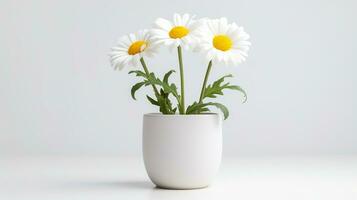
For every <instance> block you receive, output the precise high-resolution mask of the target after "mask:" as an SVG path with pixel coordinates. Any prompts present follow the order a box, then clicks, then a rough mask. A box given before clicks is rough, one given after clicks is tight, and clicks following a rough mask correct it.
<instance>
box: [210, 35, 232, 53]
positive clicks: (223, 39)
mask: <svg viewBox="0 0 357 200" xmlns="http://www.w3.org/2000/svg"><path fill="white" fill-rule="evenodd" d="M232 45H233V42H232V40H231V38H229V37H228V36H227V35H216V36H214V38H213V46H214V47H215V48H216V49H219V50H221V51H228V50H229V49H231V48H232Z"/></svg>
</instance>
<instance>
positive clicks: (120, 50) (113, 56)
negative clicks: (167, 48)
mask: <svg viewBox="0 0 357 200" xmlns="http://www.w3.org/2000/svg"><path fill="white" fill-rule="evenodd" d="M157 47H158V46H157V45H156V44H155V42H154V40H152V38H151V34H150V32H149V31H148V30H142V31H138V32H137V33H132V34H129V35H126V36H123V37H121V38H119V40H118V44H117V46H115V47H112V48H111V52H110V53H109V56H110V62H111V64H112V66H113V67H114V69H119V70H121V69H123V68H124V67H137V66H138V65H140V58H141V57H144V56H152V55H153V54H154V53H155V50H156V49H157Z"/></svg>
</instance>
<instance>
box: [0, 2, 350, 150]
mask: <svg viewBox="0 0 357 200" xmlns="http://www.w3.org/2000/svg"><path fill="white" fill-rule="evenodd" d="M356 8H357V1H356V0H269V1H265V0H205V1H193V0H180V1H168V0H150V1H144V0H142V1H140V2H139V1H128V0H106V1H88V0H60V1H49V0H47V1H46V0H0V29H1V30H0V133H1V134H0V152H1V153H3V152H4V153H8V154H12V153H18V154H26V153H31V154H37V153H39V154H54V153H56V154H67V155H68V154H69V155H71V154H73V155H76V154H81V153H83V154H90V155H92V154H98V155H101V154H105V155H107V154H118V153H124V152H125V153H130V154H133V155H141V148H140V147H141V121H142V114H143V113H148V112H155V111H156V110H155V108H154V107H153V106H152V105H151V104H149V103H147V100H146V98H145V95H144V91H139V92H138V94H137V98H138V101H133V100H132V99H131V97H130V87H131V85H132V84H133V83H134V82H136V80H137V79H136V78H135V77H133V76H129V75H128V74H127V72H128V69H126V70H124V71H123V72H114V71H113V70H112V69H111V67H110V66H109V61H108V52H109V50H110V47H112V46H113V45H115V43H116V40H117V38H118V37H119V36H121V35H123V34H126V33H130V32H133V31H136V30H138V29H141V28H147V27H150V25H151V24H152V23H153V21H154V20H155V19H156V18H157V17H165V18H169V17H172V14H173V13H174V12H179V13H184V12H189V13H192V14H197V16H198V17H201V16H202V17H220V16H226V17H227V18H228V19H229V20H230V21H236V22H237V23H238V24H239V25H243V26H244V28H245V30H246V31H247V32H248V33H249V34H250V35H251V42H252V48H251V51H250V52H249V57H248V59H247V62H246V63H244V64H242V65H240V66H237V67H231V66H227V67H223V66H213V67H212V73H211V75H210V78H209V82H211V81H213V80H214V79H215V78H217V77H218V76H222V75H225V74H228V73H233V74H234V75H235V79H232V81H231V82H232V83H235V84H239V85H241V86H242V87H243V88H244V89H246V90H247V92H248V102H247V103H245V104H241V103H240V102H241V100H242V97H241V94H239V93H237V92H226V94H227V95H225V96H224V97H223V98H220V101H222V103H224V104H226V105H227V106H228V107H229V109H230V113H231V114H230V119H229V120H228V121H226V122H225V123H224V126H223V130H224V140H225V142H224V152H225V153H227V154H233V155H236V154H238V153H239V154H245V155H247V154H256V155H261V154H268V155H269V154H287V155H289V154H290V153H294V154H296V153H303V154H310V153H313V154H319V153H322V154H330V153H338V154H343V153H357V145H356V144H357V134H356V133H357V123H356V113H357V90H356V88H355V87H356V85H357V78H356V74H357V67H356V66H357V59H356V52H357V37H356V35H357V23H356V19H357V12H356ZM183 57H184V64H185V66H184V67H185V79H186V80H185V83H186V96H187V100H186V102H187V104H188V102H192V100H196V101H197V98H198V96H199V90H200V87H201V84H202V79H203V76H204V73H205V70H206V64H207V63H204V62H203V61H202V60H203V57H202V56H198V54H197V53H191V52H186V51H185V52H184V55H183ZM147 63H148V66H149V68H150V69H153V70H155V71H158V72H159V73H160V77H162V73H163V72H166V71H168V70H169V68H175V69H176V71H177V73H175V74H173V75H172V77H173V78H176V80H177V79H178V77H179V76H178V75H179V73H178V70H177V55H176V54H175V53H171V54H170V53H169V52H168V50H167V49H165V48H163V49H162V51H161V52H160V54H158V56H156V57H154V58H153V59H147ZM177 85H178V84H177ZM150 89H151V88H147V90H146V91H150ZM121 130H125V131H121ZM118 141H120V142H118ZM302 147H303V148H302Z"/></svg>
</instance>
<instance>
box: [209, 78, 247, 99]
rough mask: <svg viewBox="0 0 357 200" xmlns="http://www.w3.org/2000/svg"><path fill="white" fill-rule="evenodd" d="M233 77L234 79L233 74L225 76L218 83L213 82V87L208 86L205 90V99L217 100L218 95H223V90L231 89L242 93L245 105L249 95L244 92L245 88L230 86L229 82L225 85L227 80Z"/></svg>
mask: <svg viewBox="0 0 357 200" xmlns="http://www.w3.org/2000/svg"><path fill="white" fill-rule="evenodd" d="M231 77H233V76H232V75H231V74H229V75H225V76H223V77H222V78H220V79H218V80H217V81H215V82H213V84H212V85H208V86H207V87H206V88H205V91H204V95H203V99H204V98H216V97H217V95H223V90H225V89H230V90H236V91H240V92H242V93H243V95H244V101H243V103H245V102H246V101H247V93H246V92H245V91H244V90H243V88H241V87H240V86H238V85H230V83H229V82H227V83H223V82H224V80H225V78H231Z"/></svg>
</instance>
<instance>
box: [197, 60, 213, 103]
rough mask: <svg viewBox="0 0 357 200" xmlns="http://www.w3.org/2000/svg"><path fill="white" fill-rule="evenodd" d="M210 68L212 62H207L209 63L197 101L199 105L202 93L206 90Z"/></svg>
mask: <svg viewBox="0 0 357 200" xmlns="http://www.w3.org/2000/svg"><path fill="white" fill-rule="evenodd" d="M211 68H212V60H211V61H209V63H208V67H207V71H206V75H205V79H204V80H203V84H202V89H201V95H200V100H199V101H198V102H199V103H202V100H203V95H204V93H205V89H206V85H207V80H208V76H209V73H210V72H211Z"/></svg>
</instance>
